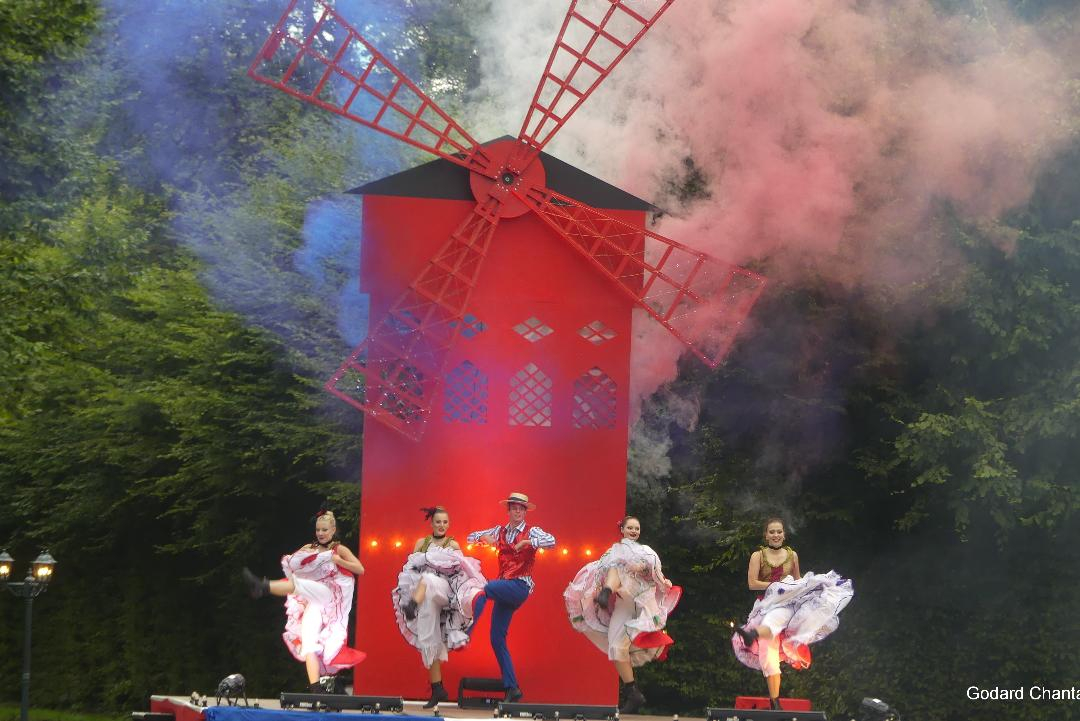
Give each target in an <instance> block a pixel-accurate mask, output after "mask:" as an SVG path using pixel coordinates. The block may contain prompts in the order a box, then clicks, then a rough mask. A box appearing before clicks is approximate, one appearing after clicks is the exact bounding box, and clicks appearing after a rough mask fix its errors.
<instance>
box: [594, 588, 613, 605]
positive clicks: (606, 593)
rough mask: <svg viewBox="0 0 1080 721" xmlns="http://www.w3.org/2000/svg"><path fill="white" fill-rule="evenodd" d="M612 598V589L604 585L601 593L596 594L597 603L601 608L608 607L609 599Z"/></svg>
mask: <svg viewBox="0 0 1080 721" xmlns="http://www.w3.org/2000/svg"><path fill="white" fill-rule="evenodd" d="M610 600H611V589H610V588H608V587H607V586H604V587H603V588H601V589H600V593H598V594H596V605H597V606H599V607H600V608H605V609H606V608H607V607H608V601H610Z"/></svg>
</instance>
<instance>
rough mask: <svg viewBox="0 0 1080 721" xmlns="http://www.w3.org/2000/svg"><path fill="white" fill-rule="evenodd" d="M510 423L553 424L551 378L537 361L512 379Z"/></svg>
mask: <svg viewBox="0 0 1080 721" xmlns="http://www.w3.org/2000/svg"><path fill="white" fill-rule="evenodd" d="M510 425H512V426H543V427H548V426H550V425H551V379H550V378H548V376H547V375H546V374H545V373H544V372H543V371H542V370H540V369H539V368H537V367H536V364H535V363H530V364H528V365H527V366H525V367H524V368H522V369H521V370H519V371H518V372H517V373H515V374H514V377H513V378H511V379H510Z"/></svg>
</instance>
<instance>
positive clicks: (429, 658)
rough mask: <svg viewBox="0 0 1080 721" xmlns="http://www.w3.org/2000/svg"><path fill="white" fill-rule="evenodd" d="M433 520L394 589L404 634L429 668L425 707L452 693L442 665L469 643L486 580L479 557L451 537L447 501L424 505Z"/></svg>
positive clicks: (392, 594) (417, 542)
mask: <svg viewBox="0 0 1080 721" xmlns="http://www.w3.org/2000/svg"><path fill="white" fill-rule="evenodd" d="M420 510H422V511H423V512H424V517H425V519H426V520H428V521H431V534H430V535H427V536H424V537H423V538H418V539H417V540H416V544H415V545H414V546H413V552H412V553H411V554H409V558H408V560H407V561H406V562H405V566H404V567H403V568H402V569H401V573H400V574H399V575H398V585H397V588H395V589H394V590H393V591H392V592H391V598H392V599H393V602H394V614H395V615H396V616H397V624H398V629H399V630H400V631H401V635H402V636H403V637H404V638H405V640H406V641H408V642H409V643H410V644H412V645H413V646H415V647H416V650H417V651H419V652H420V660H421V661H422V662H423V664H424V668H426V669H427V670H428V681H429V682H430V683H431V698H429V699H428V701H427V703H425V704H424V708H433V707H434V706H435V704H437V703H439V702H441V701H445V700H447V699H448V698H449V694H448V693H447V692H446V689H445V688H443V683H442V664H443V663H445V662H446V660H447V658H448V652H449V651H454V650H457V649H459V648H463V647H464V646H465V645H466V644H468V643H469V636H468V634H467V633H466V631H467V630H468V629H469V627H470V626H471V625H472V623H473V620H474V619H473V602H474V600H475V599H476V597H477V596H478V595H479V594H481V593H483V592H484V586H485V585H486V584H487V579H486V578H484V575H483V574H482V573H481V572H480V561H478V560H476V559H475V558H471V557H469V556H466V555H464V554H463V553H462V552H461V546H459V545H458V542H457V541H455V540H454V539H453V538H452V537H451V536H449V535H447V531H448V530H449V529H450V514H449V513H447V511H446V509H445V508H443V507H442V506H432V507H430V508H422V509H420Z"/></svg>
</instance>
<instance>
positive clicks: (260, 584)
mask: <svg viewBox="0 0 1080 721" xmlns="http://www.w3.org/2000/svg"><path fill="white" fill-rule="evenodd" d="M240 575H241V577H243V579H244V583H246V584H247V587H248V593H250V594H251V597H252V598H262V597H263V596H265V595H266V594H268V593H270V582H269V581H268V580H266V576H263V577H262V578H259V577H258V576H256V575H255V574H254V573H252V572H251V569H249V568H248V567H247V566H244V569H243V570H242V571H240Z"/></svg>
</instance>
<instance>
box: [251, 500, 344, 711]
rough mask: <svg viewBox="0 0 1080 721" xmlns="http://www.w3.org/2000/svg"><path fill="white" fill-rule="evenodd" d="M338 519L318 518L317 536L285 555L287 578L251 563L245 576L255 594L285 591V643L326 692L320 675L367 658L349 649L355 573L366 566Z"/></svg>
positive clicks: (315, 686)
mask: <svg viewBox="0 0 1080 721" xmlns="http://www.w3.org/2000/svg"><path fill="white" fill-rule="evenodd" d="M336 535H337V521H336V520H335V519H334V514H333V513H331V512H330V511H320V512H319V515H318V516H317V517H316V519H315V541H314V542H313V543H309V544H307V545H305V546H301V547H300V548H299V549H298V550H297V551H296V552H295V553H292V554H290V555H287V556H282V557H281V568H282V570H284V571H285V578H282V579H280V580H276V581H268V580H267V579H266V578H265V577H263V578H257V577H256V576H255V574H253V573H252V572H251V571H250V570H248V569H247V568H245V569H244V571H243V575H244V580H245V581H246V582H247V584H248V586H249V587H250V590H251V596H252V598H261V597H262V596H264V595H266V594H270V595H273V596H285V633H283V634H282V638H284V639H285V646H286V647H287V648H288V649H289V652H290V653H292V655H293V656H294V657H295V658H296V660H297V661H303V662H304V665H305V666H306V667H307V676H308V684H309V686H308V688H309V690H310V691H311V692H312V693H322V692H323V691H324V687H323V686H322V685H321V684H320V683H319V677H320V676H327V675H333V674H336V673H337V672H338V671H341V670H342V669H346V668H349V667H351V666H355V665H356V664H358V663H360V662H361V661H363V660H364V654H363V653H362V652H360V651H357V650H356V649H353V648H349V647H348V646H347V645H346V643H347V642H348V635H349V629H348V624H349V611H350V610H351V609H352V603H353V595H354V588H355V585H356V582H355V580H354V578H353V576H354V574H355V575H362V574H363V573H364V567H363V566H362V565H361V564H360V561H359V560H357V558H356V556H354V555H353V553H352V551H350V550H349V549H348V548H347V547H346V546H343V545H341V544H340V543H338V542H337V541H336V540H335V537H336Z"/></svg>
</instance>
